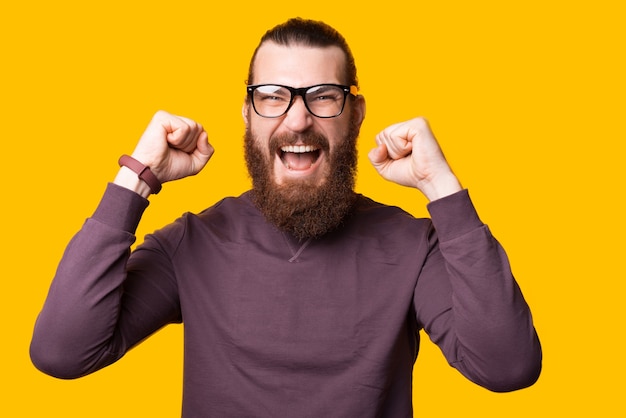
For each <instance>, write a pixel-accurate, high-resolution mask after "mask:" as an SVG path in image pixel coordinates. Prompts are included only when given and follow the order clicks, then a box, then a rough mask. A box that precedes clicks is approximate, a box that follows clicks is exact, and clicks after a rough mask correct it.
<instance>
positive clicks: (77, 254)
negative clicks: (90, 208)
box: [31, 112, 213, 378]
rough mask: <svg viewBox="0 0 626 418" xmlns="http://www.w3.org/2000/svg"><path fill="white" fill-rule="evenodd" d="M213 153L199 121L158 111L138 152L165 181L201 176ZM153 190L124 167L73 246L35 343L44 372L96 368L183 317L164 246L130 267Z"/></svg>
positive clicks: (69, 374)
mask: <svg viewBox="0 0 626 418" xmlns="http://www.w3.org/2000/svg"><path fill="white" fill-rule="evenodd" d="M212 153H213V148H212V147H211V146H210V145H209V143H208V141H207V135H206V132H205V131H204V129H202V127H201V126H200V125H199V124H197V123H195V122H193V121H191V120H189V119H186V118H180V117H176V116H173V115H170V114H168V113H165V112H158V113H157V114H155V116H154V118H153V119H152V121H151V122H150V124H149V125H148V127H147V129H146V131H145V132H144V134H143V136H142V137H141V140H140V141H139V143H138V145H137V147H136V149H135V151H134V152H133V157H134V158H135V159H137V160H138V161H139V162H141V163H142V164H145V165H147V166H149V167H150V169H151V170H152V172H153V174H154V175H155V176H156V177H157V179H158V180H159V181H160V182H166V181H170V180H175V179H178V178H182V177H185V176H188V175H193V174H196V173H197V172H199V171H200V170H201V169H202V168H203V167H204V166H205V164H206V163H207V161H208V160H209V158H210V157H211V154H212ZM150 191H151V189H150V187H149V186H148V185H147V184H146V183H144V182H143V181H142V180H140V179H139V178H138V176H137V174H136V173H134V172H133V171H131V170H129V169H128V168H126V167H122V168H121V169H120V171H119V173H118V175H117V177H116V179H115V184H110V185H109V186H108V187H107V190H106V192H105V194H104V196H103V198H102V200H101V202H100V204H99V206H98V208H97V209H96V211H95V212H94V214H93V216H92V217H90V218H89V219H87V221H86V222H85V224H84V225H83V227H82V229H81V230H80V231H79V232H78V233H77V234H76V235H75V236H74V237H73V239H72V240H71V242H70V243H69V244H68V246H67V248H66V251H65V253H64V255H63V257H62V259H61V262H60V263H59V267H58V269H57V272H56V275H55V277H54V280H53V282H52V284H51V287H50V290H49V293H48V296H47V298H46V301H45V304H44V306H43V309H42V311H41V313H40V315H39V317H38V319H37V322H36V324H35V330H34V333H33V338H32V341H31V359H32V361H33V363H34V364H35V366H36V367H38V368H39V369H40V370H42V371H44V372H45V373H48V374H50V375H53V376H56V377H61V378H75V377H79V376H82V375H85V374H88V373H91V372H93V371H95V370H97V369H100V368H102V367H104V366H106V365H108V364H110V363H112V362H114V361H116V360H117V359H119V358H120V357H121V356H122V355H123V354H124V353H125V352H126V351H127V350H128V349H130V348H131V347H132V346H134V345H135V344H137V343H138V342H139V341H141V340H142V339H143V338H145V337H147V336H148V335H150V334H151V333H153V332H154V331H156V330H158V329H159V328H161V327H162V326H164V325H166V324H167V323H171V322H179V321H180V311H179V309H180V308H179V305H178V299H177V296H176V295H177V293H176V292H177V289H176V283H175V277H174V274H173V271H172V269H171V266H170V265H169V263H168V256H167V254H166V253H165V251H163V252H159V251H158V250H153V251H152V253H151V254H152V258H151V260H149V262H146V263H144V264H143V265H142V266H141V268H136V269H134V270H133V271H131V272H128V271H127V263H128V260H129V257H130V246H131V245H132V244H133V242H134V241H135V236H134V233H135V229H136V227H137V225H138V223H139V221H140V218H141V216H142V214H143V211H144V210H145V209H146V207H147V206H148V201H147V200H146V197H147V196H148V195H149V194H150Z"/></svg>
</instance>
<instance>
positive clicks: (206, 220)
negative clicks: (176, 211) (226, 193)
mask: <svg viewBox="0 0 626 418" xmlns="http://www.w3.org/2000/svg"><path fill="white" fill-rule="evenodd" d="M260 222H263V219H262V215H261V214H260V213H259V211H258V210H257V209H256V207H255V206H254V204H253V203H252V200H251V199H250V196H249V193H244V194H242V195H241V196H237V197H226V198H223V199H222V200H220V201H218V202H216V203H215V204H214V205H212V206H210V207H208V208H206V209H204V210H202V211H201V212H199V213H193V212H187V213H184V214H183V215H181V216H180V217H179V218H178V219H176V220H175V221H174V222H172V223H170V224H169V225H166V226H165V227H163V228H161V229H159V230H158V231H156V232H155V233H154V234H152V237H153V238H156V239H157V240H159V241H161V242H163V243H164V244H165V245H167V246H170V247H172V246H173V247H178V245H179V244H180V243H181V242H182V241H191V242H196V241H197V240H198V239H201V240H206V239H210V240H216V241H222V242H224V241H233V240H235V241H236V240H238V238H237V237H242V236H245V234H246V232H245V230H246V229H250V225H254V224H258V223H260Z"/></svg>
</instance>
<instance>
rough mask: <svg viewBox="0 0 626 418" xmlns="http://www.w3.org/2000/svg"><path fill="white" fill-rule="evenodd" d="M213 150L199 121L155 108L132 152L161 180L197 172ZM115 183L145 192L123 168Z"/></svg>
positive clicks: (141, 192)
mask: <svg viewBox="0 0 626 418" xmlns="http://www.w3.org/2000/svg"><path fill="white" fill-rule="evenodd" d="M213 152H214V150H213V147H212V146H211V144H209V142H208V135H207V133H206V131H205V130H204V128H203V127H202V125H200V124H199V123H197V122H194V121H193V120H191V119H188V118H184V117H181V116H175V115H171V114H169V113H167V112H164V111H159V112H157V113H156V114H155V115H154V117H153V118H152V120H151V121H150V123H149V124H148V127H147V128H146V130H145V131H144V133H143V135H142V136H141V139H140V140H139V143H138V144H137V146H136V148H135V151H133V154H132V156H133V158H135V159H136V160H138V161H139V162H141V163H143V164H144V165H146V166H148V167H150V170H151V171H152V173H153V174H154V175H155V176H156V177H157V178H158V179H159V181H160V182H161V183H165V182H167V181H171V180H177V179H181V178H183V177H187V176H192V175H195V174H197V173H199V172H200V170H202V169H203V168H204V166H205V165H206V163H207V162H208V161H209V159H210V158H211V156H212V155H213ZM135 177H136V176H135ZM115 183H117V184H119V185H121V186H124V187H127V188H129V189H132V190H135V191H137V192H139V193H140V194H142V195H144V196H147V194H146V193H144V191H145V187H144V186H145V185H142V184H141V183H138V182H137V180H136V179H135V178H133V176H131V175H130V173H128V172H127V171H126V170H124V168H123V169H122V170H120V173H119V174H118V176H117V177H116V179H115Z"/></svg>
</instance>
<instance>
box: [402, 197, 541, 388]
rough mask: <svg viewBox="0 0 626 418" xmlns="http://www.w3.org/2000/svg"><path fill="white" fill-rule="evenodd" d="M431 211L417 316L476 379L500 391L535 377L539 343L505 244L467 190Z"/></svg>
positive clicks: (434, 205) (450, 357)
mask: <svg viewBox="0 0 626 418" xmlns="http://www.w3.org/2000/svg"><path fill="white" fill-rule="evenodd" d="M429 211H430V214H431V218H432V221H433V225H434V230H435V231H436V234H434V233H433V234H432V235H431V241H432V242H431V248H432V250H431V254H430V255H429V257H428V259H427V261H426V263H425V265H424V268H423V270H422V274H421V275H420V278H419V280H418V284H417V287H416V291H415V298H414V304H415V307H416V312H417V316H418V322H419V323H420V325H421V326H423V327H424V329H425V331H426V333H427V334H428V335H429V337H430V339H431V340H432V341H434V342H435V343H436V344H437V345H438V346H439V347H440V349H441V350H442V352H443V353H444V355H445V356H446V358H447V360H448V362H449V363H450V365H451V366H453V367H455V368H456V369H458V370H459V371H460V372H461V373H462V374H463V375H465V376H466V377H467V378H468V379H470V380H472V381H474V382H475V383H477V384H479V385H481V386H484V387H486V388H488V389H490V390H492V391H497V392H505V391H512V390H516V389H521V388H524V387H527V386H529V385H531V384H533V383H534V382H535V381H536V380H537V378H538V376H539V373H540V371H541V357H542V353H541V346H540V343H539V339H538V337H537V334H536V331H535V328H534V326H533V321H532V316H531V313H530V310H529V307H528V305H527V304H526V302H525V300H524V298H523V296H522V293H521V291H520V289H519V287H518V285H517V283H516V281H515V279H514V277H513V275H512V273H511V268H510V266H509V261H508V258H507V256H506V254H505V252H504V250H503V248H502V247H501V246H500V244H499V243H498V242H497V241H496V239H495V238H494V237H493V236H492V235H491V233H490V231H489V229H488V227H487V226H486V225H484V224H483V223H482V222H481V221H480V219H479V217H478V215H477V214H476V211H475V209H474V207H473V205H472V202H471V200H470V198H469V195H468V193H467V191H466V190H465V191H463V192H459V193H457V194H455V195H452V196H449V197H447V198H444V199H441V200H438V201H435V202H432V203H431V204H429ZM433 232H434V231H433ZM435 237H436V238H435Z"/></svg>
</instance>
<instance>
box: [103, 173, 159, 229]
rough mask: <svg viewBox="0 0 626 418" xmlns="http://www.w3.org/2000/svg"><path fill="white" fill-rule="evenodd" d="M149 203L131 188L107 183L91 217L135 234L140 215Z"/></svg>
mask: <svg viewBox="0 0 626 418" xmlns="http://www.w3.org/2000/svg"><path fill="white" fill-rule="evenodd" d="M149 204H150V202H149V201H148V199H145V198H143V197H142V196H140V195H138V194H137V193H135V192H133V191H132V190H128V189H126V188H124V187H121V186H118V185H116V184H113V183H109V184H107V188H106V190H105V191H104V196H102V199H101V200H100V203H99V204H98V207H97V208H96V210H95V212H94V214H93V216H92V219H95V220H97V221H99V222H101V223H103V224H105V225H108V226H110V227H113V228H116V229H121V230H123V231H126V232H130V233H131V234H135V231H136V230H137V226H138V225H139V221H140V220H141V216H142V215H143V212H144V211H145V210H146V208H147V207H148V205H149Z"/></svg>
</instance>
